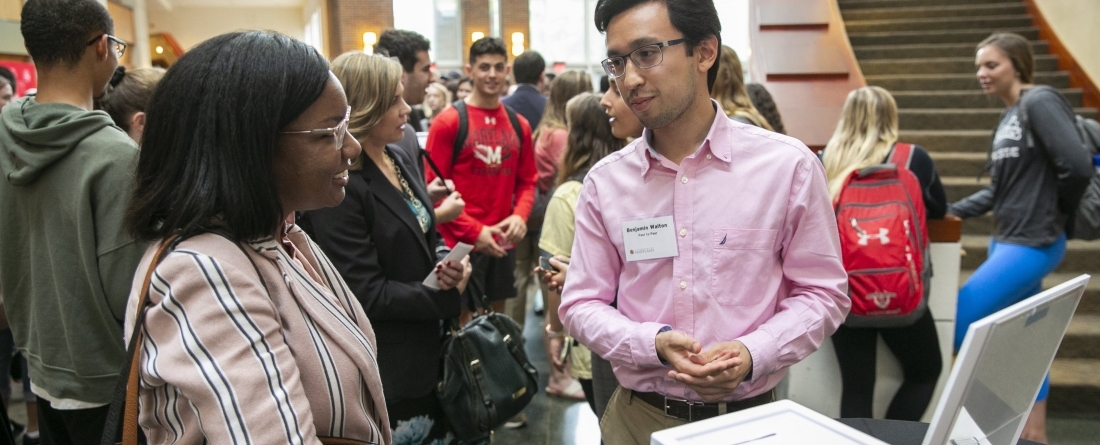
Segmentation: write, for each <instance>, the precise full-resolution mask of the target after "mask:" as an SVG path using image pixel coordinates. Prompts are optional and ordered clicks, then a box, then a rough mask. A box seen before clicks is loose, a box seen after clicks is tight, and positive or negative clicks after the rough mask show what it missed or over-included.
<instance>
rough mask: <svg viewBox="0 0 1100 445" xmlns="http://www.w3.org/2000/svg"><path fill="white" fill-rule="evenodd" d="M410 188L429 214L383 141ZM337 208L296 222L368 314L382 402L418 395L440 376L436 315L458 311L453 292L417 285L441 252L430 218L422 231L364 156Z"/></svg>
mask: <svg viewBox="0 0 1100 445" xmlns="http://www.w3.org/2000/svg"><path fill="white" fill-rule="evenodd" d="M386 151H387V152H388V153H389V154H390V156H391V157H393V159H394V161H395V162H396V163H397V165H398V167H400V169H401V173H402V175H403V176H404V177H405V180H406V181H408V183H409V187H411V188H412V189H413V193H414V194H415V195H416V196H417V198H419V199H420V200H421V201H422V202H423V203H424V205H426V206H427V207H428V211H429V213H430V214H431V213H432V205H431V201H430V200H429V199H428V192H427V190H425V188H424V182H423V181H419V180H417V177H416V176H415V175H416V174H417V173H416V171H417V170H416V167H414V166H413V163H412V162H413V161H412V160H410V159H409V158H408V155H407V154H406V153H405V152H404V151H403V150H401V149H400V148H398V147H393V146H388V147H386ZM345 191H346V196H345V197H344V201H343V202H341V203H340V205H339V206H337V207H332V208H328V209H320V210H313V211H310V212H305V215H303V221H301V225H302V227H303V228H305V229H306V230H307V231H308V232H309V234H310V236H312V237H313V240H314V241H315V242H316V243H317V244H318V245H319V246H321V250H323V251H324V252H325V255H328V257H329V259H330V260H332V263H333V264H334V265H335V266H336V268H337V269H338V270H339V271H340V274H341V275H343V277H344V281H346V282H347V284H348V288H350V289H351V291H352V292H353V293H355V296H356V298H358V300H359V302H360V303H361V304H362V305H363V310H365V311H366V313H367V317H368V318H370V321H371V324H372V325H373V328H374V333H375V335H376V336H377V338H378V368H379V370H380V373H381V375H382V386H383V388H384V391H385V396H386V399H388V400H389V399H396V398H409V397H421V396H425V395H428V394H429V393H431V391H432V390H433V389H434V388H435V386H436V384H437V383H438V381H439V378H440V375H439V370H440V356H441V353H442V348H443V343H442V342H443V328H442V323H441V322H440V320H443V319H448V318H454V317H457V316H458V313H459V308H460V307H461V301H460V297H459V293H458V291H456V290H454V289H452V290H449V291H435V290H432V289H429V288H427V287H425V286H424V285H422V284H420V282H421V281H423V280H424V277H426V276H428V274H429V273H433V272H434V270H435V264H436V263H437V262H438V261H439V259H441V257H442V254H437V253H436V252H437V251H436V249H437V247H438V246H440V245H441V238H440V236H439V232H437V231H436V230H435V220H434V215H433V220H432V222H431V224H432V228H431V229H429V230H428V233H423V232H422V231H421V230H420V224H419V223H417V221H416V217H415V216H414V215H413V213H412V210H411V209H409V206H408V204H406V203H405V198H404V196H405V195H404V193H403V192H402V191H401V190H400V189H399V188H396V187H394V186H393V184H390V182H389V180H387V179H386V177H385V175H384V174H383V173H382V171H381V170H380V169H379V168H378V166H376V165H375V164H374V162H372V161H371V160H370V158H368V157H366V156H364V157H363V169H362V170H360V171H353V172H351V175H350V177H349V182H348V186H347V187H345Z"/></svg>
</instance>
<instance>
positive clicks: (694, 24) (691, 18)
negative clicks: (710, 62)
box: [595, 0, 722, 91]
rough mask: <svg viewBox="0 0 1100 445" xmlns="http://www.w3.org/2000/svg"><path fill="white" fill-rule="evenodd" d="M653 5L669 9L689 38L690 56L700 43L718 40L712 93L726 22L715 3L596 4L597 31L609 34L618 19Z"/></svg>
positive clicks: (625, 0) (618, 0)
mask: <svg viewBox="0 0 1100 445" xmlns="http://www.w3.org/2000/svg"><path fill="white" fill-rule="evenodd" d="M650 2H664V4H665V6H667V7H668V20H669V21H670V22H672V27H674V28H676V30H678V31H680V33H681V34H683V35H684V38H685V39H687V42H686V43H687V44H686V45H684V47H685V48H687V54H688V55H689V56H690V55H692V54H694V52H695V45H698V44H699V42H702V41H703V40H706V39H707V38H708V37H710V36H714V38H715V39H718V45H717V46H716V47H715V53H714V55H715V58H714V66H712V67H710V70H708V71H707V91H710V90H711V88H714V79H715V78H716V77H717V76H718V65H719V60H720V57H718V55H719V54H718V52H717V50H718V49H721V48H722V22H721V20H719V19H718V11H717V10H716V9H714V0H599V1H598V2H597V3H596V13H595V18H596V29H597V30H599V31H600V32H601V33H607V26H608V25H609V24H610V23H611V19H614V18H615V16H617V15H619V14H622V13H623V12H626V11H627V10H629V9H631V8H633V7H635V6H638V5H642V4H645V3H650Z"/></svg>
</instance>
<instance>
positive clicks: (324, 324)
mask: <svg viewBox="0 0 1100 445" xmlns="http://www.w3.org/2000/svg"><path fill="white" fill-rule="evenodd" d="M291 232H292V233H288V238H290V240H291V241H292V242H293V244H294V245H295V248H297V249H298V251H299V253H300V254H301V255H302V258H299V259H298V263H304V265H305V267H312V268H313V269H314V271H315V272H316V273H317V275H319V276H321V277H323V278H322V279H323V280H324V281H326V282H325V283H317V282H316V281H314V280H313V279H312V278H311V277H310V274H309V273H308V272H307V271H305V270H303V269H302V267H300V266H298V265H297V264H295V263H296V262H295V261H294V259H293V258H292V257H291V256H290V255H288V254H287V253H286V252H285V251H284V250H283V249H282V248H280V247H279V246H278V242H277V241H274V240H267V241H265V242H259V243H251V247H252V249H253V250H254V251H255V252H256V253H257V254H258V255H260V256H262V257H264V258H265V259H266V260H269V261H270V262H271V263H274V264H273V266H274V267H275V268H276V269H277V273H279V274H281V275H282V276H283V278H284V282H285V283H286V285H287V288H288V290H289V291H290V292H291V294H292V295H293V298H294V300H295V301H296V302H297V303H298V307H299V308H300V309H301V311H302V312H304V313H305V314H306V315H307V316H308V317H309V319H310V320H312V322H313V324H314V325H315V326H316V327H317V328H318V329H320V330H321V331H322V332H324V333H325V334H326V335H325V341H326V343H328V344H330V345H335V347H338V348H340V349H342V350H344V351H346V352H347V356H348V357H350V358H351V359H352V360H353V361H354V362H355V364H356V366H357V367H358V368H359V370H360V374H361V375H362V377H363V382H364V384H365V385H366V386H367V388H368V390H369V391H370V395H371V398H372V399H373V402H374V406H375V408H376V410H378V416H379V418H380V419H379V420H380V424H379V425H377V427H378V428H379V431H380V432H381V433H382V434H383V436H389V416H388V415H387V413H386V410H385V408H384V407H385V406H386V400H385V395H384V393H383V389H382V381H381V379H380V378H379V376H380V375H381V374H380V370H379V369H378V352H377V351H378V349H377V342H376V340H375V337H374V330H373V328H372V326H371V324H370V320H369V319H368V318H367V315H366V313H365V312H364V311H363V308H362V306H360V305H359V302H358V300H354V298H353V297H350V295H351V291H350V290H349V289H348V288H347V285H346V284H344V282H343V280H342V279H339V278H338V279H337V280H336V282H332V281H330V280H329V278H327V277H328V276H330V274H336V275H335V276H336V277H339V275H338V272H336V270H335V268H334V267H332V265H331V263H328V262H327V261H323V260H322V259H321V258H317V257H316V256H315V255H314V252H313V251H312V249H311V246H310V243H309V242H308V241H306V237H305V236H304V233H302V232H301V229H300V228H298V227H297V226H293V227H292V228H291ZM326 267H327V269H326ZM340 295H344V297H345V298H341V297H340ZM368 376H373V378H371V377H368ZM349 400H350V399H349ZM387 439H388V437H387Z"/></svg>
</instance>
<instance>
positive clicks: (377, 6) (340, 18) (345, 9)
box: [328, 0, 393, 57]
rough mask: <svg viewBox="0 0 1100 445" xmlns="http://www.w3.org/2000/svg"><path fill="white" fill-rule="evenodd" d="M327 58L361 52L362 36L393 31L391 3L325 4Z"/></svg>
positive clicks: (339, 0)
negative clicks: (326, 6)
mask: <svg viewBox="0 0 1100 445" xmlns="http://www.w3.org/2000/svg"><path fill="white" fill-rule="evenodd" d="M328 15H329V20H328V23H329V36H328V38H329V56H330V57H336V56H338V55H340V54H342V53H344V52H347V51H352V50H359V51H362V50H363V33H365V32H369V31H372V32H375V33H377V34H382V31H383V30H385V29H388V28H393V0H328Z"/></svg>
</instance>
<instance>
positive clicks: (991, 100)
mask: <svg viewBox="0 0 1100 445" xmlns="http://www.w3.org/2000/svg"><path fill="white" fill-rule="evenodd" d="M1061 91H1062V94H1064V95H1065V96H1066V99H1069V103H1070V105H1072V106H1074V107H1080V106H1081V104H1082V94H1083V92H1082V90H1081V89H1078V88H1066V89H1062V90H1061ZM893 96H894V100H895V101H897V104H898V108H997V109H1003V108H1004V106H1005V104H1004V102H1003V101H1001V99H999V98H996V97H993V96H990V95H987V94H985V93H983V92H981V91H980V90H969V91H942V90H931V91H917V90H914V91H898V92H895V93H893Z"/></svg>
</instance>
